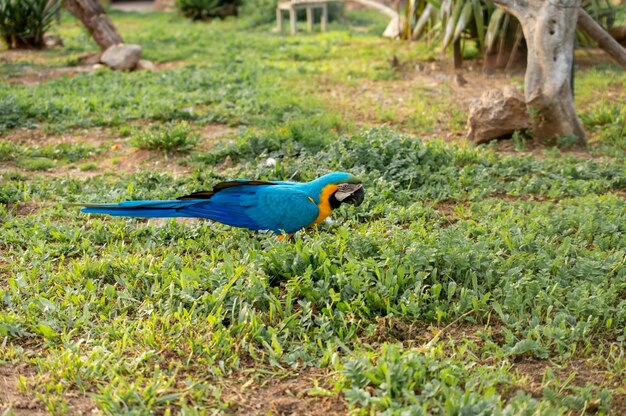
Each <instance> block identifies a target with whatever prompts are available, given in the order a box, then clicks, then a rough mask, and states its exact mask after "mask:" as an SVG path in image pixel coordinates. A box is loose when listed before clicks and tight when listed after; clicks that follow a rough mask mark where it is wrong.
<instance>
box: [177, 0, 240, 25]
mask: <svg viewBox="0 0 626 416" xmlns="http://www.w3.org/2000/svg"><path fill="white" fill-rule="evenodd" d="M239 4H240V1H239V0H176V7H177V8H178V10H179V11H180V12H181V13H182V14H183V15H184V16H185V17H188V18H190V19H192V20H206V19H212V18H215V17H222V18H223V17H226V16H231V15H235V14H237V8H238V7H239Z"/></svg>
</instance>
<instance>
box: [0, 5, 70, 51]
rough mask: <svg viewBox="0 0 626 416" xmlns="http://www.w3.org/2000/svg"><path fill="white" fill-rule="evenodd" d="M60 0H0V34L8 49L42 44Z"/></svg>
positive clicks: (55, 14)
mask: <svg viewBox="0 0 626 416" xmlns="http://www.w3.org/2000/svg"><path fill="white" fill-rule="evenodd" d="M60 7H61V2H60V0H0V36H1V37H2V39H3V40H4V42H5V43H6V44H7V46H8V47H9V48H10V49H13V48H25V47H26V48H39V47H42V46H44V40H43V35H44V34H45V33H46V31H47V30H48V29H49V28H50V26H51V25H52V23H54V19H55V18H56V16H57V14H58V12H59V9H60Z"/></svg>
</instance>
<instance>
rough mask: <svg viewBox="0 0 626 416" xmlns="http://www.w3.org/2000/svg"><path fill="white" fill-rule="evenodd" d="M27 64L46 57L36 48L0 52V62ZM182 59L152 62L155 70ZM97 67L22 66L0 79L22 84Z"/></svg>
mask: <svg viewBox="0 0 626 416" xmlns="http://www.w3.org/2000/svg"><path fill="white" fill-rule="evenodd" d="M24 62H28V63H29V64H36V65H39V64H46V63H47V59H46V57H45V56H42V54H41V51H36V50H11V51H2V52H0V63H24ZM183 65H184V62H183V61H172V62H165V63H162V64H157V63H155V64H154V68H155V70H156V71H163V70H167V69H172V68H178V67H180V66H183ZM98 69H103V70H106V69H107V68H106V67H105V66H103V65H98V64H96V65H95V66H94V65H76V66H64V67H57V68H42V67H37V66H35V67H30V66H24V67H23V68H22V70H21V71H20V74H19V75H18V76H6V75H4V76H3V75H2V74H1V73H0V79H3V80H4V81H6V82H8V83H10V84H23V85H31V84H38V83H42V82H46V81H49V80H51V79H55V78H60V77H63V76H67V77H73V76H75V75H76V74H80V73H86V72H93V71H95V70H98Z"/></svg>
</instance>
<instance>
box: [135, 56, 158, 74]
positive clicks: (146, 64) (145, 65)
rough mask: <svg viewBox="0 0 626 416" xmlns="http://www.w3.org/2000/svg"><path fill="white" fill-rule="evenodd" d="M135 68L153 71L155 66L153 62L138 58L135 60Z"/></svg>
mask: <svg viewBox="0 0 626 416" xmlns="http://www.w3.org/2000/svg"><path fill="white" fill-rule="evenodd" d="M135 69H145V70H146V71H151V72H154V71H156V69H157V68H156V65H155V64H154V62H152V61H147V60H145V59H140V60H139V62H137V66H136V67H135Z"/></svg>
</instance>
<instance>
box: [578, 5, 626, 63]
mask: <svg viewBox="0 0 626 416" xmlns="http://www.w3.org/2000/svg"><path fill="white" fill-rule="evenodd" d="M578 24H579V25H580V27H581V28H582V30H584V31H585V33H586V34H587V35H589V37H590V38H591V39H593V40H595V41H596V43H597V44H598V46H599V47H601V48H602V49H603V50H604V51H605V52H606V53H608V54H609V55H611V57H612V58H613V59H615V62H617V63H618V64H620V65H621V66H622V68H624V69H626V49H624V48H623V47H622V45H620V44H619V43H618V42H617V40H615V38H614V37H613V36H611V34H610V33H608V32H607V31H606V30H604V28H603V27H602V26H600V25H599V24H598V23H597V22H596V21H595V20H593V18H592V17H591V16H589V13H587V12H586V11H584V10H582V9H581V10H580V12H579V13H578Z"/></svg>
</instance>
